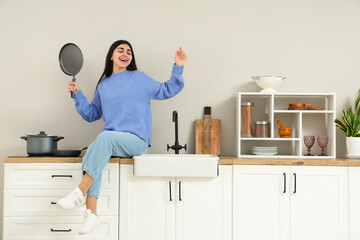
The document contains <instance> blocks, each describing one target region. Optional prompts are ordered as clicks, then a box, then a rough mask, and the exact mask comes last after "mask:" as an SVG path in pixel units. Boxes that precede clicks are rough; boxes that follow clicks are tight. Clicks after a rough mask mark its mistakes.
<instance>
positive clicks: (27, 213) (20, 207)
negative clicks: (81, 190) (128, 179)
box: [3, 163, 119, 240]
mask: <svg viewBox="0 0 360 240" xmlns="http://www.w3.org/2000/svg"><path fill="white" fill-rule="evenodd" d="M81 178H82V175H81V163H5V169H4V220H3V223H4V230H3V237H4V239H7V240H11V239H17V240H25V239H93V240H94V239H99V240H100V239H101V240H104V239H106V240H115V239H118V234H117V231H118V230H117V228H118V190H119V164H117V163H109V164H108V165H107V166H106V168H105V169H104V171H103V179H102V187H101V192H100V197H99V200H98V213H99V217H100V221H101V223H102V224H101V227H98V228H96V229H95V230H94V232H92V233H90V234H87V235H86V236H79V235H78V230H79V228H80V226H81V223H82V222H83V215H84V211H85V206H83V207H79V208H77V209H74V210H71V211H69V210H64V209H61V208H59V207H58V206H56V201H57V200H58V199H60V198H61V197H63V196H66V195H67V194H68V193H69V192H70V191H71V190H73V189H74V188H75V187H76V186H77V185H78V184H79V183H80V181H81Z"/></svg>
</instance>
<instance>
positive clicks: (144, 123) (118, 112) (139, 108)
mask: <svg viewBox="0 0 360 240" xmlns="http://www.w3.org/2000/svg"><path fill="white" fill-rule="evenodd" d="M183 69H184V67H180V66H177V65H174V66H173V69H172V73H171V77H170V79H169V80H168V81H166V82H164V83H160V82H157V81H155V80H153V79H152V78H151V77H149V76H147V75H146V74H145V73H144V72H141V71H128V70H126V71H124V72H120V73H113V74H112V75H111V76H109V77H106V78H104V79H103V80H102V81H101V82H100V83H99V85H98V88H97V90H96V93H95V96H94V99H93V100H92V102H91V103H90V104H89V102H88V100H87V98H86V97H85V95H84V94H83V93H82V91H81V90H79V91H78V92H77V93H75V94H74V100H75V107H76V110H77V111H78V113H79V114H80V115H81V116H82V117H83V118H84V119H85V120H86V121H88V122H92V121H96V120H98V119H100V118H101V117H103V118H104V121H105V125H104V129H103V131H118V132H129V133H132V134H135V135H137V136H138V137H140V138H142V139H144V140H145V141H147V142H148V144H149V146H150V147H151V145H152V142H151V109H150V100H162V99H167V98H171V97H173V96H175V95H176V94H178V93H179V92H180V91H181V90H182V89H183V87H184V78H183V76H182V73H183Z"/></svg>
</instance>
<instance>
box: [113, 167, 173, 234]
mask: <svg viewBox="0 0 360 240" xmlns="http://www.w3.org/2000/svg"><path fill="white" fill-rule="evenodd" d="M170 186H171V189H172V191H171V193H172V197H171V198H170ZM174 194H175V178H156V177H134V175H133V165H129V164H121V165H120V214H119V215H120V219H119V239H120V240H144V239H156V240H174V239H175V195H174Z"/></svg>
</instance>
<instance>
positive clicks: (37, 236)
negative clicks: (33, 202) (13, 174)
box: [2, 215, 118, 240]
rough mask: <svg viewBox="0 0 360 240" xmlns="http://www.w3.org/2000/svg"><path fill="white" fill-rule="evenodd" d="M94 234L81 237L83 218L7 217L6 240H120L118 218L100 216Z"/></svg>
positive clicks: (4, 236) (5, 219)
mask: <svg viewBox="0 0 360 240" xmlns="http://www.w3.org/2000/svg"><path fill="white" fill-rule="evenodd" d="M99 218H100V222H101V224H100V225H99V226H98V227H96V228H95V229H94V231H93V232H91V233H88V234H85V235H79V233H78V232H79V229H80V226H81V224H82V223H83V221H84V217H82V216H76V217H75V216H71V217H64V216H61V217H59V216H55V215H54V216H51V217H34V216H33V217H5V218H4V225H3V226H4V230H3V231H4V232H3V238H2V239H4V240H57V239H58V240H81V239H82V240H85V239H87V240H118V230H117V224H118V218H117V216H99Z"/></svg>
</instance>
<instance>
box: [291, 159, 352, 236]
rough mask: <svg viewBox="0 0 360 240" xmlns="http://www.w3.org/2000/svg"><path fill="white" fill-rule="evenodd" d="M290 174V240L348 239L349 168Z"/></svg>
mask: <svg viewBox="0 0 360 240" xmlns="http://www.w3.org/2000/svg"><path fill="white" fill-rule="evenodd" d="M290 170H291V171H290V172H291V185H292V186H291V193H290V194H291V195H290V202H291V212H290V222H291V238H290V239H292V240H319V239H326V240H346V239H348V215H347V211H348V201H347V195H348V191H347V167H308V166H301V167H291V168H290ZM294 174H296V178H295V175H294ZM295 180H296V184H295ZM295 187H296V188H295ZM295 190H296V191H295Z"/></svg>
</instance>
